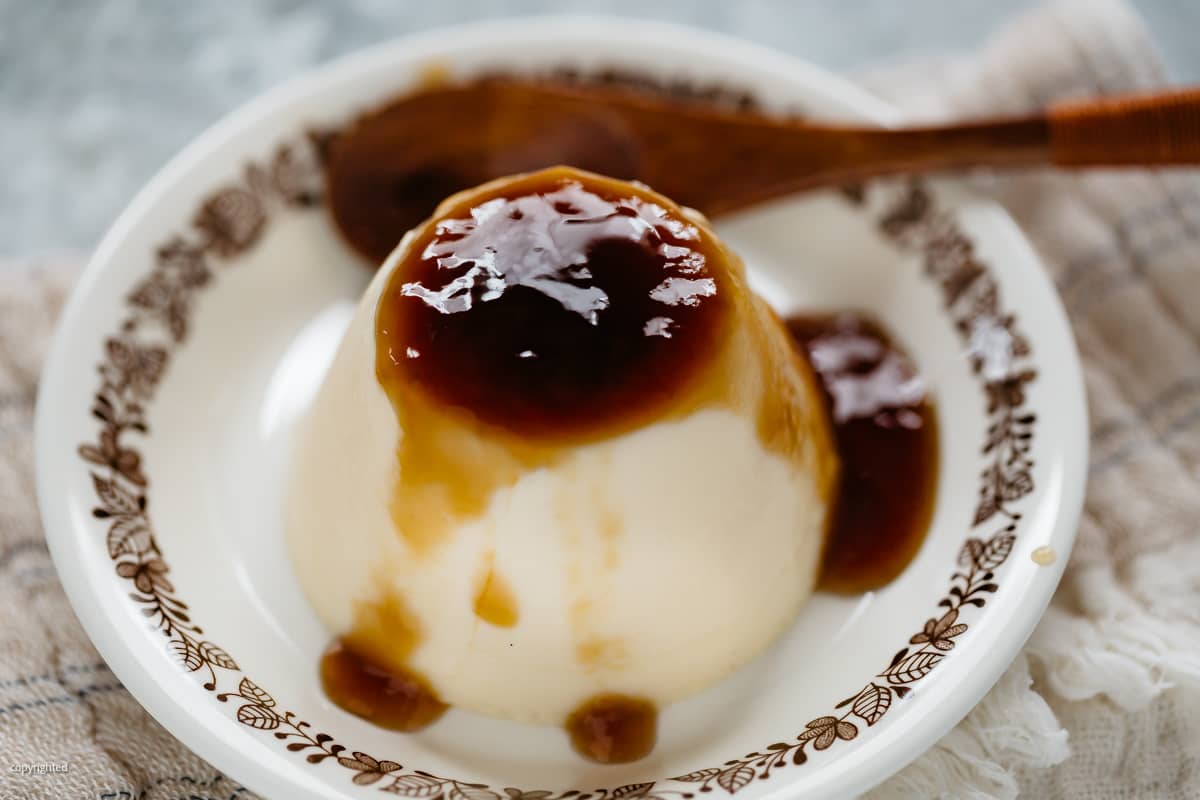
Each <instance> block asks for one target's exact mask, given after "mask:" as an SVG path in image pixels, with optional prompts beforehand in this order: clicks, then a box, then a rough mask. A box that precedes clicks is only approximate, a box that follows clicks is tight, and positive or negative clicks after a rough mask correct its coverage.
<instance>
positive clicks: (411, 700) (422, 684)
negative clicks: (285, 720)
mask: <svg viewBox="0 0 1200 800" xmlns="http://www.w3.org/2000/svg"><path fill="white" fill-rule="evenodd" d="M321 686H322V688H323V689H324V690H325V694H326V695H327V696H328V697H329V699H330V700H332V701H333V702H334V703H335V704H337V705H338V706H339V707H340V708H342V709H344V710H346V711H349V712H350V713H351V714H354V715H355V716H358V717H362V718H363V719H365V720H367V721H369V722H372V723H374V724H376V725H378V726H380V727H381V728H388V729H389V730H394V731H405V732H411V731H418V730H420V729H422V728H424V727H426V726H428V725H430V724H432V723H433V722H435V721H437V719H438V718H439V717H441V716H442V714H443V713H445V711H446V704H445V703H443V702H442V701H441V700H439V699H438V697H437V695H436V694H434V691H433V689H432V688H430V686H429V684H428V683H427V682H426V681H425V679H424V678H422V677H421V676H420V675H418V674H417V673H415V672H413V671H411V670H398V669H395V668H387V669H385V668H383V667H381V666H379V665H378V664H375V663H374V662H372V661H371V660H369V659H368V658H366V657H364V656H363V655H361V654H360V653H358V652H357V651H356V650H354V649H352V648H351V647H350V646H349V645H348V644H347V643H346V642H345V641H343V640H338V641H335V642H334V643H333V644H332V645H330V646H329V649H328V650H326V651H325V654H324V655H323V656H322V657H321Z"/></svg>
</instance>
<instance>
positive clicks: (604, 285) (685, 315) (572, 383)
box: [376, 171, 726, 440]
mask: <svg viewBox="0 0 1200 800" xmlns="http://www.w3.org/2000/svg"><path fill="white" fill-rule="evenodd" d="M400 233H402V232H400V231H398V232H397V233H396V237H397V239H398V238H399V235H400ZM714 250H715V248H714V246H713V244H712V243H711V242H709V241H708V240H707V237H706V236H705V235H704V234H703V233H702V232H701V231H700V229H699V228H698V227H697V226H696V225H695V224H694V223H692V222H690V221H688V220H687V219H685V218H683V217H681V216H679V215H678V214H677V213H676V212H674V211H672V210H670V209H667V208H664V207H663V206H662V205H660V204H659V203H657V202H655V200H654V199H652V198H650V197H649V196H646V195H639V194H631V193H630V189H629V185H628V184H619V185H614V182H611V181H607V180H603V181H602V180H593V179H590V178H589V177H586V175H585V173H578V172H573V173H566V172H563V171H548V172H543V173H538V174H536V175H533V176H529V177H527V178H523V179H519V180H516V181H512V182H507V183H505V184H503V185H501V186H499V187H497V188H496V189H495V190H494V191H493V192H489V193H486V194H484V195H482V196H479V195H472V196H471V197H470V198H469V199H468V200H466V201H464V202H463V204H462V205H461V206H460V207H458V208H452V209H443V210H442V211H441V213H440V214H439V215H438V222H437V224H436V226H434V227H433V228H432V230H427V231H426V232H425V233H424V235H423V236H421V237H420V238H418V239H417V240H416V241H415V242H414V243H413V244H412V245H411V246H410V247H409V248H408V257H407V258H406V260H405V261H403V262H402V263H401V264H400V265H399V266H398V267H397V269H396V271H395V273H394V274H393V276H392V278H391V281H390V283H389V284H388V286H387V287H386V289H385V290H384V293H383V296H382V297H381V298H380V302H379V309H378V312H377V317H376V339H377V352H378V353H379V356H378V358H379V361H378V363H377V364H376V374H377V375H378V377H379V380H380V383H381V384H382V385H383V386H384V388H385V389H387V390H388V391H389V392H393V391H395V390H396V389H397V388H398V387H400V386H404V387H418V388H419V389H420V391H421V393H422V394H423V395H424V396H425V397H427V398H430V399H432V400H433V401H434V402H435V403H436V404H438V405H440V406H444V407H451V408H455V409H461V410H463V411H466V412H468V413H469V414H470V415H471V416H472V417H474V418H475V419H477V420H479V421H481V422H483V423H485V424H486V425H489V426H494V427H497V428H500V429H503V430H505V431H508V432H510V433H512V434H516V435H518V436H521V437H525V438H533V439H539V440H546V439H557V440H563V439H567V440H569V439H573V438H576V437H579V436H584V437H586V436H594V435H596V434H597V433H600V432H603V433H607V432H608V431H609V429H611V428H613V427H614V426H615V427H616V428H617V429H631V428H634V427H637V426H638V425H639V424H640V423H641V422H642V421H645V420H648V419H651V418H653V417H655V416H656V415H657V412H658V411H659V410H660V409H661V408H662V407H664V406H665V405H667V404H668V403H670V402H671V400H672V399H673V398H674V397H676V396H677V395H678V394H679V392H680V389H681V387H682V386H683V385H685V384H686V383H687V382H688V380H689V378H690V377H692V376H693V375H694V374H695V372H696V371H697V368H698V367H700V366H701V365H702V364H703V363H704V357H705V355H706V354H708V353H709V352H710V351H711V350H712V348H713V346H714V343H715V340H716V337H717V335H718V334H719V330H720V328H721V325H722V322H723V320H724V317H725V310H726V309H725V302H724V297H723V294H724V291H723V287H722V286H721V283H722V281H723V280H724V278H723V274H722V272H721V271H720V270H719V269H715V268H713V267H712V266H711V265H712V264H713V263H715V259H716V258H718V257H719V256H717V255H716V254H715V253H714Z"/></svg>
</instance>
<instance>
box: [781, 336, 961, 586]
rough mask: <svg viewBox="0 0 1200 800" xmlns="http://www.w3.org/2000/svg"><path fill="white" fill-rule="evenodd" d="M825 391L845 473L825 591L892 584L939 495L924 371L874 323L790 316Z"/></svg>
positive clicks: (922, 535) (825, 567)
mask: <svg viewBox="0 0 1200 800" xmlns="http://www.w3.org/2000/svg"><path fill="white" fill-rule="evenodd" d="M786 322H787V326H788V330H789V331H791V333H792V336H793V337H794V338H795V340H796V342H797V344H798V345H799V346H801V347H802V348H803V349H804V352H805V353H806V354H807V356H808V359H809V362H810V363H811V364H812V366H813V369H814V371H815V372H816V373H817V377H818V378H819V379H820V382H821V385H822V388H823V389H824V393H825V400H826V404H827V407H828V409H829V414H830V419H831V420H832V422H833V430H834V437H835V439H836V443H837V453H838V458H839V459H840V460H841V464H842V472H841V480H840V484H839V487H838V496H837V500H836V501H835V504H834V507H833V510H832V511H833V514H832V519H831V521H830V524H829V534H828V537H829V538H828V540H827V542H826V544H825V557H824V561H823V563H822V565H821V588H824V589H827V590H830V591H835V592H862V591H866V590H868V589H876V588H879V587H880V586H883V585H885V584H887V583H889V582H890V581H891V580H892V579H893V578H895V577H896V576H897V575H899V574H900V572H901V571H902V570H903V569H904V568H905V567H906V566H908V562H909V561H910V560H911V559H912V557H913V555H915V554H916V552H917V549H918V548H919V547H920V546H921V542H922V541H923V540H924V538H925V531H926V529H927V528H928V527H929V519H930V516H931V515H932V513H933V504H934V498H935V496H936V489H937V471H938V429H937V415H936V414H935V413H934V408H933V405H932V404H931V403H930V401H929V397H928V394H927V392H926V389H925V382H924V380H923V379H922V378H921V375H920V373H919V372H918V371H917V367H916V365H915V364H914V363H913V362H912V360H911V359H909V357H908V356H907V355H906V354H905V353H904V351H903V350H901V349H900V347H899V346H898V345H897V344H896V343H895V342H894V341H893V340H892V338H891V337H890V336H888V334H887V332H886V331H884V330H883V328H882V327H881V326H880V325H879V324H878V323H877V322H875V321H874V320H872V319H870V318H869V317H866V316H863V315H860V314H852V313H840V314H831V315H813V316H795V317H791V318H789V319H788V320H786Z"/></svg>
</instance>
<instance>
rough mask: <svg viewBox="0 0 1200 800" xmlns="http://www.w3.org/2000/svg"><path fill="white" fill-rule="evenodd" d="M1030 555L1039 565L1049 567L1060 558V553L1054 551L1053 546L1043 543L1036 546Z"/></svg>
mask: <svg viewBox="0 0 1200 800" xmlns="http://www.w3.org/2000/svg"><path fill="white" fill-rule="evenodd" d="M1029 557H1030V558H1032V559H1033V563H1035V564H1037V565H1038V566H1039V567H1048V566H1050V565H1051V564H1053V563H1054V562H1055V561H1057V560H1058V553H1056V552H1054V548H1053V547H1050V546H1048V545H1042V546H1041V547H1035V548H1034V549H1033V552H1032V553H1030V554H1029Z"/></svg>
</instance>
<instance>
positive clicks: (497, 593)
mask: <svg viewBox="0 0 1200 800" xmlns="http://www.w3.org/2000/svg"><path fill="white" fill-rule="evenodd" d="M475 616H477V617H479V619H481V620H483V621H484V622H487V623H489V624H491V625H495V626H496V627H498V628H511V627H513V626H514V625H516V624H517V621H518V620H519V619H520V614H519V613H518V611H517V597H516V595H515V594H513V590H512V589H511V588H510V587H509V585H508V581H506V580H505V579H504V576H503V575H501V574H499V573H498V572H496V567H495V565H494V564H489V565H488V568H487V571H486V572H485V573H484V576H483V581H482V582H481V583H480V586H479V591H478V592H477V593H476V594H475Z"/></svg>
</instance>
